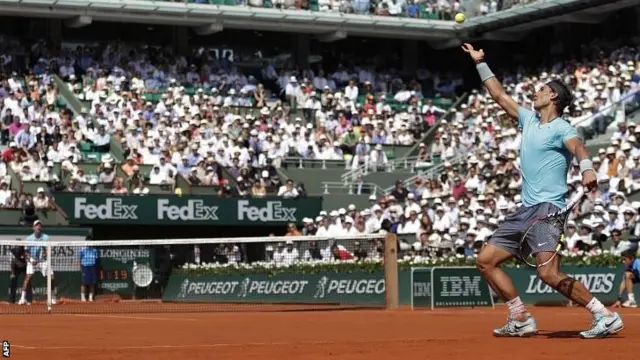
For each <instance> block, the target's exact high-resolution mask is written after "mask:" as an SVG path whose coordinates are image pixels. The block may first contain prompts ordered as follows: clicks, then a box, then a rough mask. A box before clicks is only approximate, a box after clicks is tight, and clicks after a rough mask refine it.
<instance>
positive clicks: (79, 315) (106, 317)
mask: <svg viewBox="0 0 640 360" xmlns="http://www.w3.org/2000/svg"><path fill="white" fill-rule="evenodd" d="M60 315H63V316H76V317H93V318H100V319H119V320H151V321H200V320H198V319H189V318H179V317H175V318H173V317H146V316H127V315H106V314H105V315H93V314H60Z"/></svg>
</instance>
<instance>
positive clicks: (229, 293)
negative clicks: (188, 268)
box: [162, 272, 385, 306]
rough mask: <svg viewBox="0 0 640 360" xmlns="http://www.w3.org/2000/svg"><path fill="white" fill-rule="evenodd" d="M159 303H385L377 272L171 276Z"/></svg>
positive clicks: (379, 275) (380, 278) (380, 280)
mask: <svg viewBox="0 0 640 360" xmlns="http://www.w3.org/2000/svg"><path fill="white" fill-rule="evenodd" d="M162 300H163V301H179V302H214V303H215V302H220V303H271V304H275V303H279V304H286V303H298V304H305V303H306V304H344V305H378V306H382V305H384V304H385V283H384V277H383V275H382V273H381V272H376V273H365V272H354V273H326V274H314V275H305V274H291V275H277V276H267V275H248V276H239V275H228V276H206V275H204V276H188V275H174V276H171V278H170V279H169V284H168V285H167V288H166V289H165V292H164V294H163V298H162Z"/></svg>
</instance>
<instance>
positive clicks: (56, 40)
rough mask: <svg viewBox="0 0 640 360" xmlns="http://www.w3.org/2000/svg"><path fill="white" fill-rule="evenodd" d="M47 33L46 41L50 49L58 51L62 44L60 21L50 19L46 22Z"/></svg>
mask: <svg viewBox="0 0 640 360" xmlns="http://www.w3.org/2000/svg"><path fill="white" fill-rule="evenodd" d="M47 27H48V28H49V31H48V32H47V40H48V41H49V45H50V46H51V47H52V49H59V48H60V44H61V43H62V20H58V19H51V20H49V21H48V22H47Z"/></svg>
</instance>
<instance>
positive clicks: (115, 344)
mask: <svg viewBox="0 0 640 360" xmlns="http://www.w3.org/2000/svg"><path fill="white" fill-rule="evenodd" d="M121 305H124V304H121ZM158 305H159V306H163V305H160V304H156V306H158ZM98 306H100V305H98ZM113 306H118V305H115V304H114V305H113ZM125 306H126V305H125ZM5 310H6V308H5ZM173 310H177V309H173ZM184 310H187V309H186V308H184ZM269 310H279V309H276V308H272V309H269ZM297 310H298V311H241V312H221V311H218V312H200V313H191V312H182V313H176V312H171V313H170V312H167V313H147V314H145V313H139V314H136V313H119V314H95V313H94V314H51V315H44V314H40V315H33V314H31V315H3V316H2V330H3V331H2V337H3V339H6V340H9V341H10V342H11V345H12V349H11V350H12V354H11V355H12V356H11V357H12V358H15V359H65V360H67V359H96V360H98V359H136V360H160V359H178V358H181V357H184V358H185V359H190V360H195V359H214V358H215V359H225V360H232V359H248V358H254V359H267V360H269V359H274V360H275V359H278V360H281V359H322V358H330V357H332V358H340V359H363V360H364V359H367V360H372V359H381V360H382V359H385V360H386V359H444V358H447V359H463V358H473V359H475V360H483V359H509V360H512V359H514V358H517V359H519V360H534V359H536V360H538V359H563V360H566V359H568V358H578V359H595V358H600V357H601V356H606V357H607V358H610V359H622V358H630V357H634V356H635V355H637V354H638V353H640V342H638V341H637V339H638V338H639V337H640V311H636V309H623V310H622V312H621V313H622V315H623V319H624V320H625V326H626V328H625V330H623V331H622V332H621V333H620V334H618V335H616V336H614V337H611V338H608V339H604V340H582V339H579V338H578V335H577V333H578V331H579V330H584V329H586V328H587V327H588V326H589V322H590V316H589V315H588V314H587V313H586V312H585V311H584V310H582V309H579V308H541V307H539V308H534V309H532V310H533V313H534V314H535V315H536V317H537V319H538V324H539V327H540V331H541V333H540V335H538V336H537V337H535V338H529V339H498V338H494V337H492V336H491V329H493V328H494V327H498V326H501V325H503V323H504V321H505V319H506V313H505V311H504V309H501V308H497V309H495V310H491V309H488V308H487V309H468V310H467V309H464V310H462V309H461V310H457V309H456V310H436V311H429V310H424V311H423V310H418V311H410V310H399V311H384V310H325V311H304V309H297Z"/></svg>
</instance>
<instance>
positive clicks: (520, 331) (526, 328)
mask: <svg viewBox="0 0 640 360" xmlns="http://www.w3.org/2000/svg"><path fill="white" fill-rule="evenodd" d="M537 334H538V324H537V323H536V320H535V319H534V318H533V316H529V317H528V318H527V320H525V321H518V320H516V319H513V318H511V317H509V318H507V324H506V325H505V326H503V327H501V328H500V329H495V330H493V336H496V337H530V336H535V335H537Z"/></svg>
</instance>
